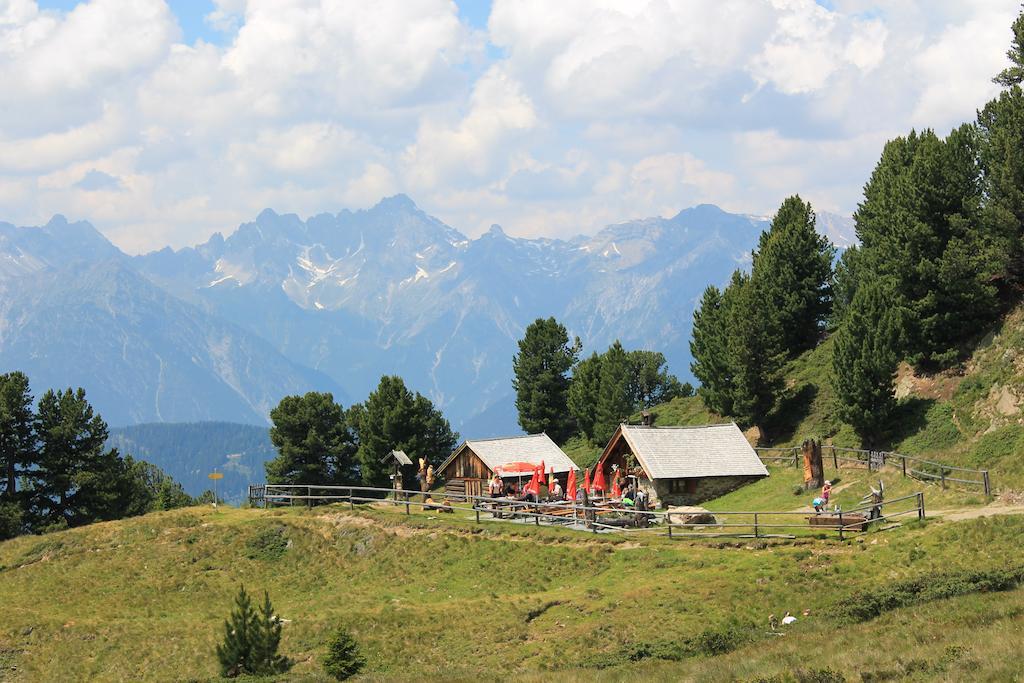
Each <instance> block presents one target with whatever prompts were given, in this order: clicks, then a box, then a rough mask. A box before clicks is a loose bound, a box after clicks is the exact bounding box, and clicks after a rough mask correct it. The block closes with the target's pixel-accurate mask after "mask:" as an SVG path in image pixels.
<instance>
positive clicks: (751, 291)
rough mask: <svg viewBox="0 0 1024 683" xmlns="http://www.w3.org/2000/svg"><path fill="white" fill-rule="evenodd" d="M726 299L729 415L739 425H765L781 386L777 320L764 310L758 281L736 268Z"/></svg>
mask: <svg viewBox="0 0 1024 683" xmlns="http://www.w3.org/2000/svg"><path fill="white" fill-rule="evenodd" d="M724 298H725V299H726V300H727V301H728V304H727V307H728V317H727V320H726V326H727V330H728V343H727V357H728V361H729V367H730V370H731V372H732V380H733V384H732V399H733V401H732V415H733V416H734V417H735V418H736V419H737V421H738V422H740V423H741V424H743V425H747V426H752V425H757V426H759V427H762V428H763V427H765V426H766V424H767V421H768V416H769V415H770V414H771V413H772V411H773V410H774V408H775V405H776V403H777V401H778V400H779V398H780V395H781V393H782V389H783V387H784V386H785V384H784V380H783V376H782V365H783V361H784V357H785V354H784V352H783V351H782V349H781V348H780V346H781V345H780V336H781V335H780V331H779V329H778V326H777V320H776V318H775V317H774V316H772V315H770V314H769V313H768V311H767V310H766V302H765V298H764V296H763V295H762V293H761V288H760V283H759V281H758V280H757V278H756V274H755V276H754V277H748V276H745V275H743V274H740V273H738V272H737V274H734V275H733V280H732V283H731V284H730V285H729V289H728V290H727V291H726V293H725V295H724Z"/></svg>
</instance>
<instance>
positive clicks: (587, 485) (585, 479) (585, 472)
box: [583, 469, 590, 491]
mask: <svg viewBox="0 0 1024 683" xmlns="http://www.w3.org/2000/svg"><path fill="white" fill-rule="evenodd" d="M583 490H584V491H590V470H589V469H586V470H583Z"/></svg>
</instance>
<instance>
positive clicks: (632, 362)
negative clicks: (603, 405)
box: [628, 350, 684, 411]
mask: <svg viewBox="0 0 1024 683" xmlns="http://www.w3.org/2000/svg"><path fill="white" fill-rule="evenodd" d="M628 355H629V366H630V377H629V397H630V404H631V405H632V407H633V410H634V411H635V410H639V409H641V408H650V407H651V406H654V405H657V404H659V403H667V402H668V401H671V400H672V399H674V398H676V397H677V396H683V395H684V389H683V385H682V384H681V383H680V382H679V379H678V378H676V376H675V375H672V374H670V373H669V371H668V367H667V366H666V361H665V354H663V353H661V352H660V351H645V350H637V351H630V352H629V354H628Z"/></svg>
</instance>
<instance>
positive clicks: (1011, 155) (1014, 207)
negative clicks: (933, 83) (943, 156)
mask: <svg viewBox="0 0 1024 683" xmlns="http://www.w3.org/2000/svg"><path fill="white" fill-rule="evenodd" d="M978 133H979V138H980V144H979V156H980V160H981V168H982V182H983V185H982V189H983V195H984V197H985V198H986V201H985V207H984V225H985V230H986V232H987V233H988V234H989V235H990V236H991V238H992V239H993V240H995V241H997V242H998V244H999V246H998V247H997V248H998V250H999V251H1001V252H1002V253H1004V254H1005V255H1006V265H1005V270H1006V272H1007V276H1008V278H1009V280H1010V282H1012V283H1015V284H1020V283H1022V282H1024V154H1021V150H1022V149H1024V89H1022V88H1021V87H1020V86H1019V85H1014V86H1012V87H1010V88H1008V89H1006V90H1004V91H1003V92H1002V93H1000V94H999V97H997V98H996V99H994V100H992V101H991V102H989V103H988V104H986V105H985V107H984V108H983V109H982V110H981V111H979V112H978Z"/></svg>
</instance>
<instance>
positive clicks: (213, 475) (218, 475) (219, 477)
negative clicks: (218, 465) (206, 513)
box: [206, 471, 224, 507]
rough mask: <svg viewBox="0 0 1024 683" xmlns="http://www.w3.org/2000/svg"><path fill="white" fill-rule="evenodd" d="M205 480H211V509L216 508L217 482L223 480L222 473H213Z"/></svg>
mask: <svg viewBox="0 0 1024 683" xmlns="http://www.w3.org/2000/svg"><path fill="white" fill-rule="evenodd" d="M206 478H207V479H213V507H217V480H218V479H223V478H224V474H223V473H222V472H217V471H213V472H210V473H209V474H208V475H206Z"/></svg>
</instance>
